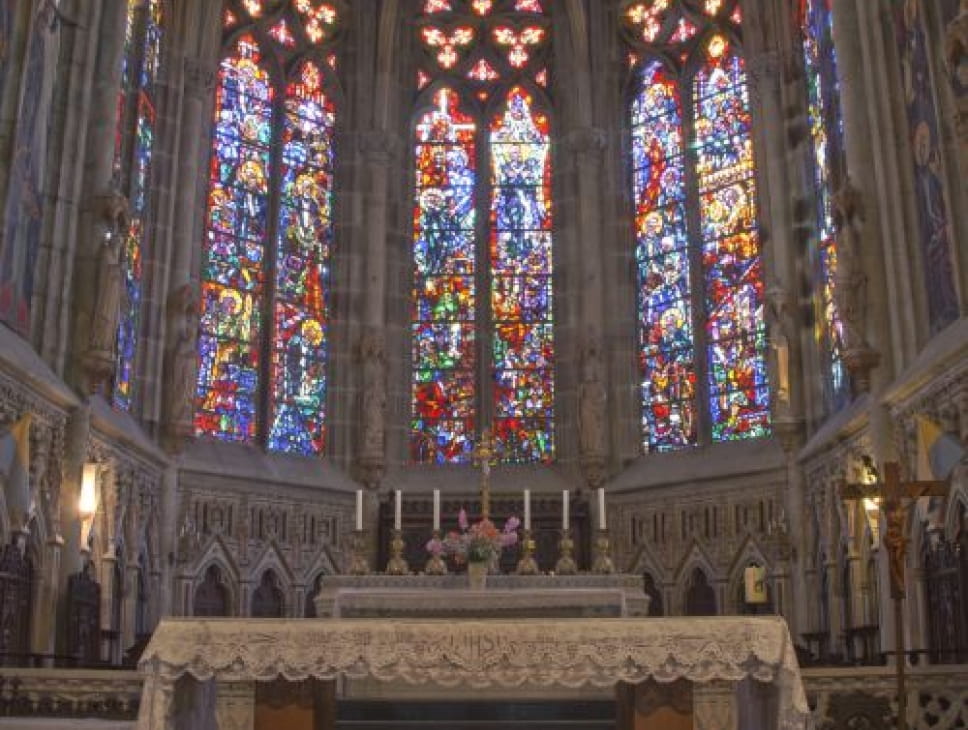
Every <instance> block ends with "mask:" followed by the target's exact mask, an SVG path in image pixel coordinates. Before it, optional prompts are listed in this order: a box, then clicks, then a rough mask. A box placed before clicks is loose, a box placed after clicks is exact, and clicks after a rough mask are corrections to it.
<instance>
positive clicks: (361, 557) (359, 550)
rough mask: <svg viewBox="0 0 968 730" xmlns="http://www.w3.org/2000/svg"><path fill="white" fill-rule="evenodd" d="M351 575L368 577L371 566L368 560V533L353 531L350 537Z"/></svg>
mask: <svg viewBox="0 0 968 730" xmlns="http://www.w3.org/2000/svg"><path fill="white" fill-rule="evenodd" d="M349 572H350V575H367V574H369V572H370V564H369V563H368V562H367V560H366V532H365V531H363V530H353V534H352V536H351V537H350V565H349Z"/></svg>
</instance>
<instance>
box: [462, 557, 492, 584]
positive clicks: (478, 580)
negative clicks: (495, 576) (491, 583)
mask: <svg viewBox="0 0 968 730" xmlns="http://www.w3.org/2000/svg"><path fill="white" fill-rule="evenodd" d="M487 569H488V564H487V561H486V560H470V561H468V563H467V582H468V583H469V585H470V589H471V590H472V591H483V590H484V588H485V587H486V586H487Z"/></svg>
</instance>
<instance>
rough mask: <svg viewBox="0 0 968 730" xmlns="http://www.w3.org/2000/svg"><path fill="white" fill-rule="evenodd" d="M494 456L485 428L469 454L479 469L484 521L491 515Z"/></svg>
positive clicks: (492, 440) (495, 452)
mask: <svg viewBox="0 0 968 730" xmlns="http://www.w3.org/2000/svg"><path fill="white" fill-rule="evenodd" d="M496 456H497V451H496V450H495V449H494V437H493V436H491V429H489V428H485V429H484V430H483V431H481V437H480V438H479V439H478V441H477V446H475V447H474V450H473V451H472V452H471V458H472V459H473V462H474V466H479V467H481V518H482V519H485V520H486V519H489V518H490V515H491V464H495V463H497V462H496V458H495V457H496Z"/></svg>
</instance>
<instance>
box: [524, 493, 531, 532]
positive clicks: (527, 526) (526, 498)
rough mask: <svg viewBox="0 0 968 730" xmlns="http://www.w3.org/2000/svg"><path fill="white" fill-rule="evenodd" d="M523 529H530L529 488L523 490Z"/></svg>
mask: <svg viewBox="0 0 968 730" xmlns="http://www.w3.org/2000/svg"><path fill="white" fill-rule="evenodd" d="M524 529H525V530H530V529H531V490H530V489H525V490H524Z"/></svg>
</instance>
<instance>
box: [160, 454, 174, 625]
mask: <svg viewBox="0 0 968 730" xmlns="http://www.w3.org/2000/svg"><path fill="white" fill-rule="evenodd" d="M171 459H172V460H171V462H170V463H169V464H168V466H166V467H165V471H164V474H162V478H161V526H160V530H159V541H160V543H161V595H160V601H159V603H160V606H159V611H158V614H159V617H161V618H164V617H166V616H171V615H173V614H174V613H175V611H174V595H173V593H174V580H175V575H174V567H175V562H176V561H177V560H178V547H179V546H178V545H177V544H176V540H177V539H178V536H177V532H178V527H179V526H178V462H177V460H176V459H177V457H175V456H172V457H171Z"/></svg>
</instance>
